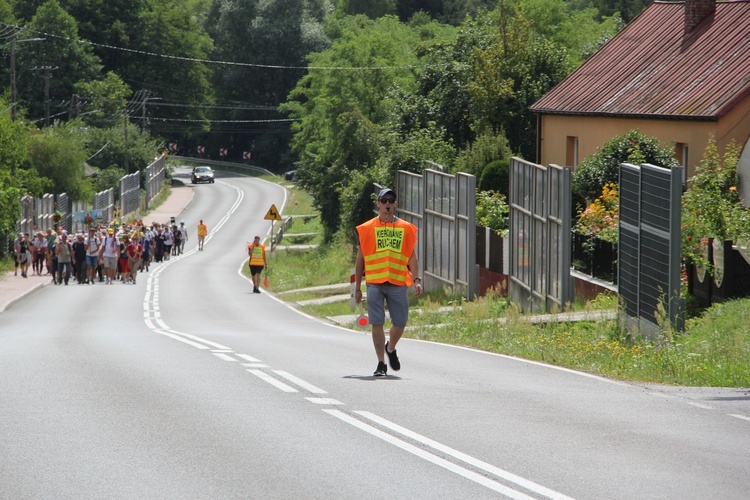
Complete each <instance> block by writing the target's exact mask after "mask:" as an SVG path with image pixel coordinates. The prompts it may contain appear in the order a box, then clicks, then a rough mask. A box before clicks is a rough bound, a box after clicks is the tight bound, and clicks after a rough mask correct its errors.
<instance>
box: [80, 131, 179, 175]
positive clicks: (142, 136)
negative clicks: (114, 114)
mask: <svg viewBox="0 0 750 500" xmlns="http://www.w3.org/2000/svg"><path fill="white" fill-rule="evenodd" d="M81 133H82V134H85V141H86V155H87V156H86V157H87V158H88V159H87V160H86V161H87V163H88V164H89V165H92V166H94V167H97V168H99V169H109V168H120V169H123V172H125V154H126V149H125V126H124V125H122V124H121V125H115V126H112V127H107V128H90V129H86V130H85V131H82V132H81ZM127 136H128V137H127V156H128V171H127V172H125V173H133V172H135V171H142V170H143V169H144V168H146V167H147V166H148V165H150V164H151V163H152V162H153V161H154V158H155V157H157V156H158V155H159V151H161V150H162V148H163V147H164V142H163V141H162V140H160V139H158V138H154V137H152V136H151V135H150V134H148V132H144V131H141V130H140V128H139V127H137V126H136V125H134V124H132V123H129V122H128V125H127Z"/></svg>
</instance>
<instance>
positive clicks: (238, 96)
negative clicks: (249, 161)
mask: <svg viewBox="0 0 750 500" xmlns="http://www.w3.org/2000/svg"><path fill="white" fill-rule="evenodd" d="M329 13H330V8H329V4H328V2H326V1H324V0H279V1H268V0H246V1H242V2H236V1H234V0H216V1H215V2H214V4H213V6H212V8H211V11H210V13H209V16H208V20H207V22H206V26H207V29H208V30H209V32H210V34H211V35H212V37H213V39H214V46H215V50H214V53H213V55H212V57H213V58H214V59H219V60H223V61H232V62H234V63H236V64H232V65H221V66H218V67H216V68H215V71H214V77H213V82H214V86H215V89H216V100H217V101H218V102H221V103H227V104H229V105H233V106H236V108H235V109H233V110H229V111H227V110H221V111H220V112H219V111H217V112H215V113H213V114H211V115H210V116H211V118H213V119H215V120H222V126H221V128H222V131H223V132H224V135H223V136H222V140H223V141H225V143H227V144H232V143H234V144H237V145H243V146H242V148H243V149H244V148H250V149H252V150H253V158H254V159H255V160H256V161H259V162H262V163H265V164H266V165H269V166H271V167H273V166H277V165H283V164H284V162H285V161H286V160H287V158H286V156H285V155H283V153H284V152H286V151H288V149H289V147H288V137H289V124H287V123H283V122H281V121H280V119H281V118H282V117H280V116H279V115H278V114H277V107H278V105H279V104H280V103H281V102H283V101H284V100H285V99H286V97H287V95H288V94H289V92H290V91H291V90H292V89H293V88H294V86H295V85H296V83H297V82H298V81H299V79H300V78H301V77H302V76H303V75H304V74H305V70H304V68H305V66H306V65H307V60H306V56H307V54H308V53H310V52H317V51H321V50H324V49H325V48H326V47H328V46H329V44H330V42H329V40H328V36H327V34H326V32H325V29H324V23H325V21H326V19H327V17H328V15H329ZM227 120H229V122H227ZM253 144H255V147H253ZM238 149H239V148H238Z"/></svg>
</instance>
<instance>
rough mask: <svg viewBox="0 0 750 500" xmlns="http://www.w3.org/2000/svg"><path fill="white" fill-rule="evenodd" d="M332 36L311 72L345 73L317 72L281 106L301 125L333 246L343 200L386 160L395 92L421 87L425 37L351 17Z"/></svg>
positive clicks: (305, 168)
mask: <svg viewBox="0 0 750 500" xmlns="http://www.w3.org/2000/svg"><path fill="white" fill-rule="evenodd" d="M332 29H333V30H334V31H336V32H337V36H338V38H337V39H336V40H335V41H334V43H333V44H332V46H331V47H330V48H329V49H327V50H325V51H323V52H318V53H313V54H311V55H310V67H311V68H342V69H340V70H323V69H321V70H311V71H309V72H308V74H307V75H305V76H304V77H303V78H302V79H301V80H300V81H299V82H298V84H297V86H296V88H295V89H294V91H292V92H291V93H290V96H289V102H288V103H286V104H284V105H283V106H282V107H281V109H282V110H283V111H284V112H286V113H288V114H289V115H290V116H291V117H292V118H294V119H295V125H294V127H293V131H294V132H295V135H294V139H293V142H292V146H293V148H294V151H295V153H296V154H297V155H298V157H299V162H298V170H297V173H298V176H299V177H298V179H299V182H300V184H301V185H303V186H304V187H306V188H307V189H309V190H310V191H312V192H313V193H314V198H315V205H316V207H317V208H318V209H319V210H320V212H321V218H322V222H323V227H324V230H325V235H326V239H327V240H329V241H330V239H332V238H333V235H334V234H335V233H336V232H337V231H338V228H339V224H340V222H341V212H340V206H341V204H340V196H341V193H342V190H343V189H344V188H345V187H346V185H347V184H348V179H349V176H350V174H351V172H353V171H361V170H368V169H370V168H371V167H372V166H373V165H374V164H375V161H376V160H377V157H378V154H379V153H380V151H379V149H378V144H379V141H380V140H381V138H382V133H383V132H382V128H383V127H384V126H385V124H386V123H387V121H388V119H389V118H390V116H391V113H390V101H389V99H388V96H389V91H390V90H391V89H392V88H395V87H398V86H400V87H403V88H409V87H412V88H413V86H414V78H413V75H412V73H411V72H409V71H408V69H407V67H408V66H410V65H412V64H413V63H415V62H416V55H415V52H414V47H415V46H416V45H417V44H418V43H419V41H420V38H419V32H418V31H417V30H415V29H413V28H410V27H408V26H406V25H404V24H402V23H399V22H398V20H397V19H396V18H394V17H389V16H386V17H382V18H379V19H377V20H370V19H367V18H365V17H364V16H358V17H353V18H344V19H341V20H339V21H337V23H336V25H335V26H333V27H332ZM357 68H360V69H357ZM371 179H373V180H374V174H373V176H372V177H371ZM378 180H379V181H381V182H384V181H386V180H387V179H378Z"/></svg>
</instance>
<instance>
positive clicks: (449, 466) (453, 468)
mask: <svg viewBox="0 0 750 500" xmlns="http://www.w3.org/2000/svg"><path fill="white" fill-rule="evenodd" d="M323 411H324V412H326V413H328V414H329V415H332V416H334V417H336V418H338V419H339V420H342V421H344V422H346V423H348V424H350V425H352V426H354V427H356V428H358V429H360V430H362V431H365V432H367V433H368V434H370V435H372V436H375V437H377V438H379V439H382V440H383V441H385V442H387V443H389V444H392V445H394V446H396V447H398V448H401V449H402V450H404V451H406V452H408V453H411V454H412V455H415V456H417V457H419V458H421V459H423V460H426V461H428V462H431V463H433V464H435V465H437V466H439V467H442V468H444V469H446V470H449V471H450V472H453V473H454V474H458V475H459V476H461V477H463V478H465V479H468V480H469V481H473V482H475V483H477V484H479V485H481V486H484V487H485V488H489V489H491V490H493V491H496V492H498V493H500V494H503V495H505V496H507V497H509V498H516V499H524V500H533V497H530V496H528V495H526V494H524V493H521V492H520V491H516V490H514V489H511V488H509V487H507V486H505V485H502V484H500V483H498V482H496V481H493V480H491V479H489V478H487V477H485V476H482V475H481V474H477V473H476V472H472V471H470V470H468V469H464V468H463V467H461V466H459V465H456V464H454V463H453V462H449V461H448V460H445V459H444V458H440V457H438V456H436V455H433V454H432V453H429V452H427V451H424V450H422V449H420V448H417V447H416V446H414V445H413V444H409V443H407V442H405V441H402V440H401V439H398V438H397V437H394V436H391V435H390V434H388V433H386V432H383V431H381V430H380V429H376V428H375V427H373V426H371V425H368V424H366V423H364V422H360V421H359V420H357V419H355V418H353V417H351V416H349V415H347V414H345V413H343V412H341V411H339V410H328V409H324V410H323Z"/></svg>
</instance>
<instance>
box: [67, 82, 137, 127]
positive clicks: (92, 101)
mask: <svg viewBox="0 0 750 500" xmlns="http://www.w3.org/2000/svg"><path fill="white" fill-rule="evenodd" d="M76 92H77V93H78V95H79V98H80V99H81V101H83V102H86V103H87V109H89V111H88V112H87V113H85V114H84V115H83V116H82V119H83V121H84V122H86V123H91V124H93V125H101V124H103V123H104V124H106V123H111V122H112V121H113V120H114V119H118V120H119V117H120V116H122V113H123V110H124V109H125V106H126V104H127V97H128V96H130V95H131V93H132V92H131V90H130V87H129V86H128V85H127V84H126V83H125V82H123V81H122V79H121V78H120V77H119V76H118V75H117V74H116V73H114V72H112V71H110V72H108V73H107V75H106V76H105V77H104V78H103V79H100V80H93V81H90V82H79V83H78V84H77V85H76ZM76 111H77V110H76ZM74 114H77V113H75V112H74Z"/></svg>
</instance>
